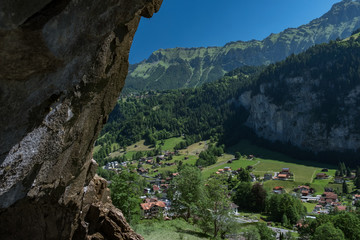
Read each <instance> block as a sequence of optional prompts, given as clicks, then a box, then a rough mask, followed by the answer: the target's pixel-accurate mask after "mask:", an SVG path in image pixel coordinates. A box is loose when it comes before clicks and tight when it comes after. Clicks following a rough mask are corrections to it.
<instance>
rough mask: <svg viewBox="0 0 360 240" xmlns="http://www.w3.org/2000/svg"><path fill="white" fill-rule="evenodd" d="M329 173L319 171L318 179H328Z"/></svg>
mask: <svg viewBox="0 0 360 240" xmlns="http://www.w3.org/2000/svg"><path fill="white" fill-rule="evenodd" d="M327 178H328V175H326V173H317V174H316V179H327Z"/></svg>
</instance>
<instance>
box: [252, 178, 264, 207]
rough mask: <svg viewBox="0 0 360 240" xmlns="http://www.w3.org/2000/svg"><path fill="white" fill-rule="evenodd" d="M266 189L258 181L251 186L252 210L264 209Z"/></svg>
mask: <svg viewBox="0 0 360 240" xmlns="http://www.w3.org/2000/svg"><path fill="white" fill-rule="evenodd" d="M266 196H267V193H266V190H265V189H264V187H263V185H262V184H260V183H255V184H254V185H253V186H252V188H251V198H250V199H251V202H252V203H253V206H252V210H254V211H257V212H262V211H264V210H265V201H266Z"/></svg>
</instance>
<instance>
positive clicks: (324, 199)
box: [319, 192, 338, 206]
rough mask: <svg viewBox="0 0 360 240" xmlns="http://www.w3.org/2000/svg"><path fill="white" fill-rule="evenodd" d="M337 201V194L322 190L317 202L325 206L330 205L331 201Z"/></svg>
mask: <svg viewBox="0 0 360 240" xmlns="http://www.w3.org/2000/svg"><path fill="white" fill-rule="evenodd" d="M337 201H338V196H337V194H335V193H333V192H324V193H323V194H322V195H321V198H320V201H319V204H321V205H323V206H325V205H331V204H332V203H335V202H337Z"/></svg>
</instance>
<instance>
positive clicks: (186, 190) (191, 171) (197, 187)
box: [168, 164, 203, 220]
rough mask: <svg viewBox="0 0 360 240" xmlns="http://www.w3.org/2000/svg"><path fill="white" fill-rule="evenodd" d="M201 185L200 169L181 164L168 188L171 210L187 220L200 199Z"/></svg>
mask: <svg viewBox="0 0 360 240" xmlns="http://www.w3.org/2000/svg"><path fill="white" fill-rule="evenodd" d="M202 186H203V183H202V180H201V171H200V170H199V169H198V168H197V167H195V166H192V165H187V164H185V165H183V166H182V167H181V170H180V172H179V176H177V177H176V178H174V179H173V181H172V182H171V186H170V189H169V190H168V192H169V196H171V199H172V206H171V207H172V210H173V211H174V212H176V214H178V215H184V216H185V218H186V219H187V220H189V218H190V217H191V215H192V212H193V211H194V210H196V206H197V205H198V202H199V201H200V199H201V196H202Z"/></svg>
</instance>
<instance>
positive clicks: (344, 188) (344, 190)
mask: <svg viewBox="0 0 360 240" xmlns="http://www.w3.org/2000/svg"><path fill="white" fill-rule="evenodd" d="M342 191H343V194H348V193H349V189H348V185H347V184H346V182H345V180H344V181H343V185H342Z"/></svg>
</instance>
